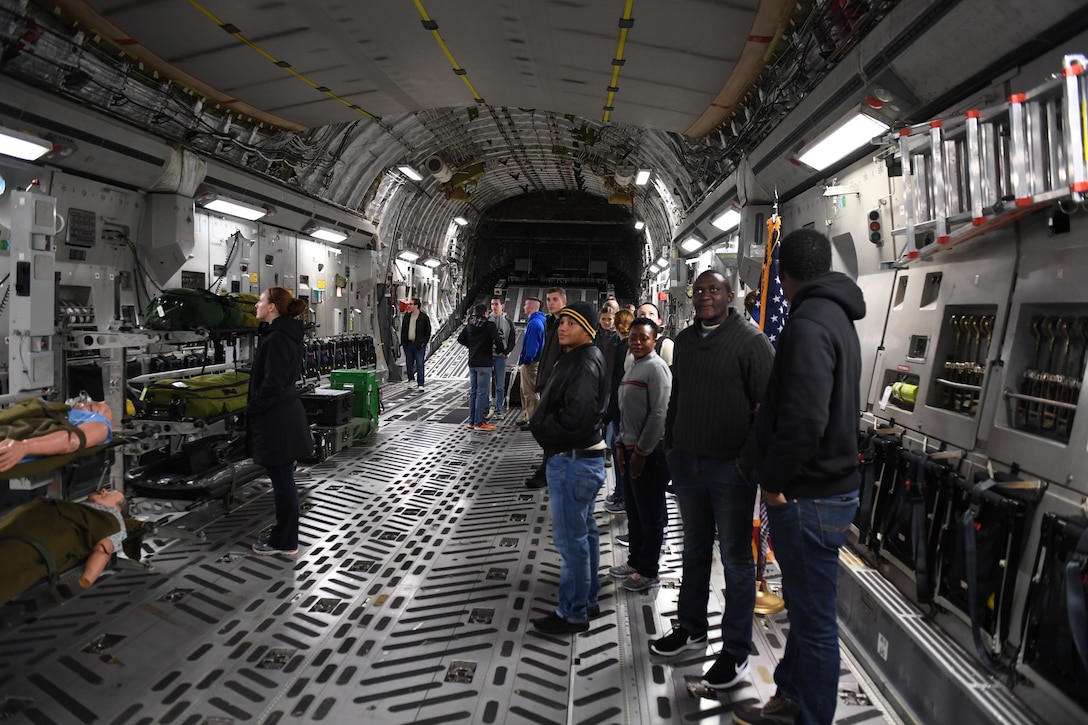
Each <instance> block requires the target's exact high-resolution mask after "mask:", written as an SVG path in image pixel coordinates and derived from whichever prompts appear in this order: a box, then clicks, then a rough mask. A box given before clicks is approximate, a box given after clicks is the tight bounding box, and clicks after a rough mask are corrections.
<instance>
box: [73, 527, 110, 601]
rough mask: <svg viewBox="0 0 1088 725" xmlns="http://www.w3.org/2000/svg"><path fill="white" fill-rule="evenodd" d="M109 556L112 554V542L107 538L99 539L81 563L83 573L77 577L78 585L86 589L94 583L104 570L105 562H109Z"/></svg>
mask: <svg viewBox="0 0 1088 725" xmlns="http://www.w3.org/2000/svg"><path fill="white" fill-rule="evenodd" d="M111 556H113V542H112V541H110V540H109V539H99V540H98V543H97V544H95V545H94V548H93V549H91V553H90V554H88V555H87V561H86V562H85V563H84V564H83V575H82V576H80V577H79V585H80V586H81V587H83V588H84V589H86V588H87V587H89V586H90V585H92V584H94V583H95V581H96V580H97V579H98V577H99V575H100V574H101V573H102V572H103V570H105V568H106V564H109V563H110V557H111Z"/></svg>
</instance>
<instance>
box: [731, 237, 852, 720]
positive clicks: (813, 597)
mask: <svg viewBox="0 0 1088 725" xmlns="http://www.w3.org/2000/svg"><path fill="white" fill-rule="evenodd" d="M830 269H831V242H830V241H828V239H827V237H825V236H824V235H823V234H820V233H819V232H817V231H815V230H812V229H799V230H797V231H794V232H790V233H789V234H787V235H786V237H785V238H784V239H783V240H782V242H781V246H780V247H779V252H778V276H779V278H780V279H781V280H782V291H783V293H785V295H786V298H787V299H788V300H789V301H790V314H789V318H788V320H787V321H786V326H785V328H783V330H782V336H781V337H780V338H779V340H778V352H777V354H776V355H775V360H774V368H773V369H772V370H771V379H770V383H769V384H768V385H767V391H766V392H765V393H764V395H763V402H762V404H761V405H760V408H759V414H758V415H757V416H756V421H755V442H756V448H757V449H758V452H757V457H756V461H757V467H758V468H759V469H760V485H761V486H762V488H763V497H764V499H766V501H767V518H768V520H769V523H770V527H771V538H772V539H773V541H774V553H775V559H776V561H777V562H778V566H779V568H781V570H782V594H783V596H784V597H785V600H786V607H787V608H788V610H789V616H790V631H789V636H788V637H787V638H786V649H785V653H784V654H783V655H782V661H781V662H780V663H779V664H778V667H777V668H776V669H775V672H774V681H775V684H776V685H778V691H777V692H776V693H775V695H774V697H772V698H771V699H770V700H769V701H768V702H767V704H766V705H764V706H763V707H758V706H757V707H750V706H748V707H741V708H738V709H737V710H735V711H734V713H733V719H734V720H735V721H736V722H738V723H743V724H744V725H765V724H768V723H793V722H801V723H817V724H821V725H822V724H825V723H831V722H832V721H833V720H834V718H835V708H836V706H837V705H838V684H839V637H838V634H839V630H838V623H837V621H836V619H835V611H836V610H835V601H836V594H837V589H838V573H839V547H841V546H842V545H843V543H844V542H845V540H846V533H847V531H848V530H849V528H850V523H851V522H852V521H853V520H854V513H855V512H856V511H857V508H858V487H859V485H860V483H861V482H860V479H859V476H858V459H857V453H858V449H857V428H858V415H859V412H860V409H861V393H860V389H859V385H860V380H861V348H860V345H859V344H858V335H857V331H856V330H855V329H854V322H855V321H856V320H860V319H861V318H863V317H864V316H865V298H864V297H863V296H862V293H861V289H860V288H859V287H858V286H857V285H856V284H855V283H854V281H853V280H851V279H850V278H849V277H847V276H846V275H843V274H841V273H839V272H831V271H830Z"/></svg>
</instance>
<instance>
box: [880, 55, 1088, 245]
mask: <svg viewBox="0 0 1088 725" xmlns="http://www.w3.org/2000/svg"><path fill="white" fill-rule="evenodd" d="M1086 137H1088V59H1086V58H1085V56H1083V55H1067V56H1065V58H1064V60H1063V67H1062V73H1061V75H1060V76H1059V77H1056V78H1054V79H1053V80H1050V81H1048V82H1046V83H1044V84H1042V85H1040V86H1038V87H1037V88H1034V89H1032V90H1031V91H1028V92H1026V93H1015V94H1013V95H1011V96H1010V97H1009V99H1008V101H1007V102H1006V103H1002V104H1000V105H997V106H993V107H989V108H984V109H971V110H968V111H967V112H965V113H963V114H960V115H956V116H952V117H949V118H944V119H936V120H933V121H928V122H925V123H920V124H916V125H913V126H907V127H905V128H901V129H899V130H897V131H893V132H891V133H889V134H888V135H886V136H885V137H884V143H885V144H889V145H896V146H898V153H899V156H900V158H901V159H902V163H903V206H904V216H905V225H904V227H903V228H900V229H894V230H892V234H893V235H905V236H906V244H905V245H904V249H903V252H902V254H901V255H900V256H899V259H898V260H897V262H898V263H899V264H901V265H902V264H908V263H909V262H910V261H911V260H915V259H919V258H930V257H932V256H933V255H934V254H936V253H938V252H941V251H943V250H946V249H951V248H952V247H954V246H957V245H958V244H961V243H963V242H965V241H967V240H969V239H973V238H976V237H979V236H981V235H983V234H984V233H986V232H988V231H990V230H991V229H994V228H997V227H999V226H1003V225H1005V224H1008V223H1010V222H1012V221H1015V220H1016V219H1019V218H1021V217H1023V216H1026V215H1027V214H1028V213H1030V212H1032V211H1035V210H1037V209H1039V208H1041V207H1043V206H1046V205H1048V204H1051V203H1054V202H1055V201H1061V200H1064V199H1072V200H1073V201H1076V202H1080V201H1083V199H1084V198H1085V195H1086V193H1088V158H1086V154H1088V140H1086Z"/></svg>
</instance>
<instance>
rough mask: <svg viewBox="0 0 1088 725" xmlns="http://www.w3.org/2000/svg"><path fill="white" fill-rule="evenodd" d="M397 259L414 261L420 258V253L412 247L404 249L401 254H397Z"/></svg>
mask: <svg viewBox="0 0 1088 725" xmlns="http://www.w3.org/2000/svg"><path fill="white" fill-rule="evenodd" d="M397 259H403V260H404V261H405V262H414V261H416V260H417V259H419V255H418V254H416V253H415V252H413V251H412V250H411V249H402V250H401V251H400V254H398V255H397Z"/></svg>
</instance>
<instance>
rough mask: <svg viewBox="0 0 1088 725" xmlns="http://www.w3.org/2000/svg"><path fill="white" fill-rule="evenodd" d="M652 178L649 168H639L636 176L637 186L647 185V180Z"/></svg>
mask: <svg viewBox="0 0 1088 725" xmlns="http://www.w3.org/2000/svg"><path fill="white" fill-rule="evenodd" d="M649 180H650V170H649V169H639V170H638V174H637V175H636V176H635V186H646V182H647V181H649Z"/></svg>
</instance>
